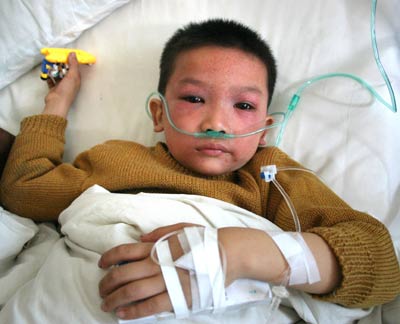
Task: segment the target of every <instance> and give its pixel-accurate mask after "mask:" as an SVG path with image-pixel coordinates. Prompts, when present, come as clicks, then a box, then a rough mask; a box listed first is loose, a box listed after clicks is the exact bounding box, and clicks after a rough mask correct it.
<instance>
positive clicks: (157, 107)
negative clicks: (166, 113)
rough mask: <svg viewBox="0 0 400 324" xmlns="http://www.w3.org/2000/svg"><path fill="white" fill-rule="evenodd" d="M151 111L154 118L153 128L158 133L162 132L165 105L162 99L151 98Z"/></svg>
mask: <svg viewBox="0 0 400 324" xmlns="http://www.w3.org/2000/svg"><path fill="white" fill-rule="evenodd" d="M149 105H150V112H151V116H152V119H153V130H154V131H155V132H156V133H159V132H162V131H163V130H164V125H163V121H162V120H163V107H162V103H161V100H159V99H151V100H150V103H149Z"/></svg>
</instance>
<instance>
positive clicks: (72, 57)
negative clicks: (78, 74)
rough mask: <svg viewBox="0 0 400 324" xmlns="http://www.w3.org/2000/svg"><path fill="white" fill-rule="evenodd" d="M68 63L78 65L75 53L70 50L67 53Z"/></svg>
mask: <svg viewBox="0 0 400 324" xmlns="http://www.w3.org/2000/svg"><path fill="white" fill-rule="evenodd" d="M68 64H69V65H70V66H77V65H78V59H77V58H76V53H75V52H70V53H69V54H68Z"/></svg>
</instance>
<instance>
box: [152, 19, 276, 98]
mask: <svg viewBox="0 0 400 324" xmlns="http://www.w3.org/2000/svg"><path fill="white" fill-rule="evenodd" d="M209 45H215V46H221V47H227V48H235V49H240V50H242V51H244V52H246V53H249V54H252V55H254V56H256V57H257V58H259V59H260V60H261V61H262V62H263V63H264V64H265V66H266V68H267V74H268V76H267V77H268V80H267V81H268V82H267V84H268V105H269V104H270V103H271V99H272V94H273V92H274V88H275V82H276V75H277V68H276V62H275V58H274V56H273V54H272V51H271V49H270V48H269V46H268V44H267V43H266V42H265V41H264V40H263V39H262V38H261V37H260V35H259V34H258V33H256V32H255V31H254V30H252V29H250V28H248V27H247V26H245V25H243V24H241V23H238V22H235V21H232V20H224V19H211V20H207V21H203V22H199V23H190V24H188V25H187V26H185V27H182V28H180V29H178V30H177V31H176V32H175V34H174V35H172V37H171V38H170V39H169V40H168V41H167V43H166V44H165V46H164V49H163V52H162V54H161V60H160V79H159V82H158V91H159V92H160V93H161V94H163V95H164V94H165V90H166V87H167V83H168V81H169V78H170V77H171V75H172V72H173V70H174V67H175V62H176V59H177V57H178V55H179V54H181V53H182V52H184V51H187V50H191V49H195V48H199V47H202V46H209Z"/></svg>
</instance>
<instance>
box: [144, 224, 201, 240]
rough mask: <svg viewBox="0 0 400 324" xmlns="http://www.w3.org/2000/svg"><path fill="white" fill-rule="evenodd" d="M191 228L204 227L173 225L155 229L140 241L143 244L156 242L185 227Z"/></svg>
mask: <svg viewBox="0 0 400 324" xmlns="http://www.w3.org/2000/svg"><path fill="white" fill-rule="evenodd" d="M189 226H202V225H197V224H192V223H177V224H173V225H168V226H163V227H159V228H157V229H155V230H154V231H151V232H150V233H147V234H143V235H142V236H141V237H140V240H141V241H142V242H155V241H157V240H159V239H160V238H161V237H163V236H164V235H166V234H168V233H172V232H174V231H178V230H181V229H182V228H184V227H189Z"/></svg>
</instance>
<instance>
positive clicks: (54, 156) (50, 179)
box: [0, 55, 86, 221]
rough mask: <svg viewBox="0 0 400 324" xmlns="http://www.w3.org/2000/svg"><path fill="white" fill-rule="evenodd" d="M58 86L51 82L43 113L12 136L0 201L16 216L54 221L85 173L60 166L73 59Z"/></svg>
mask: <svg viewBox="0 0 400 324" xmlns="http://www.w3.org/2000/svg"><path fill="white" fill-rule="evenodd" d="M69 64H70V70H69V72H68V73H67V75H66V76H65V77H64V78H63V79H62V80H61V81H60V82H58V83H57V84H56V85H53V84H49V86H50V91H49V93H48V94H47V96H46V99H45V103H46V104H45V108H44V110H43V114H42V115H39V116H31V117H28V118H25V119H24V120H23V121H22V123H21V131H20V133H19V134H18V135H17V137H16V138H15V141H14V144H13V146H12V148H11V151H10V154H9V156H8V161H7V163H6V166H5V169H4V172H3V176H2V179H1V191H0V194H1V201H2V203H3V204H4V206H5V207H6V208H7V209H8V210H10V211H11V212H14V213H16V214H18V215H20V216H23V217H28V218H32V219H34V220H38V221H49V220H56V219H57V218H58V214H59V213H60V212H61V211H62V210H63V209H65V208H66V207H67V206H68V205H69V204H70V203H71V202H72V200H73V199H74V198H76V197H77V196H78V195H79V194H80V191H81V184H82V182H83V181H84V179H85V177H86V175H85V173H84V172H82V170H79V169H76V168H74V167H73V166H72V165H70V164H66V163H62V155H63V152H64V143H65V142H64V133H65V128H66V124H67V121H66V119H65V117H66V116H67V113H68V110H69V108H70V106H71V104H72V102H73V101H74V99H75V96H76V94H77V92H78V90H79V86H80V75H79V70H78V63H77V61H76V58H75V57H74V56H73V55H72V56H70V57H69Z"/></svg>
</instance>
